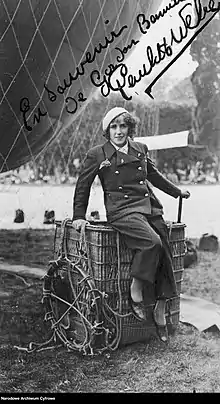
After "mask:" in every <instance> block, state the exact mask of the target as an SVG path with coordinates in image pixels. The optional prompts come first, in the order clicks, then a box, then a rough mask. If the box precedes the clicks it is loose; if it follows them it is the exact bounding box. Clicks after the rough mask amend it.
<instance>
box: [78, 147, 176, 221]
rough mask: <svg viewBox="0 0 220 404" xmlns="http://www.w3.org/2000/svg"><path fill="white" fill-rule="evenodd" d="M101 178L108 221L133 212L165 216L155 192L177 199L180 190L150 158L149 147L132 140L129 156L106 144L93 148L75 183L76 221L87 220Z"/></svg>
mask: <svg viewBox="0 0 220 404" xmlns="http://www.w3.org/2000/svg"><path fill="white" fill-rule="evenodd" d="M96 175H98V177H99V179H100V181H101V184H102V188H103V191H104V204H105V209H106V216H107V220H108V221H109V222H111V221H114V220H117V219H118V218H120V217H123V216H125V215H127V214H130V213H134V212H136V213H143V214H146V215H158V214H160V215H162V214H163V207H162V205H161V203H160V201H159V200H158V198H157V197H156V196H155V194H154V193H153V190H152V187H151V186H150V183H151V184H152V185H153V186H155V187H156V188H158V189H160V190H162V191H163V192H165V193H167V194H169V195H170V196H172V197H174V198H177V197H178V196H180V193H181V191H180V189H179V188H178V187H176V186H175V185H174V184H173V183H172V182H170V181H169V180H167V179H166V178H165V177H164V176H163V175H162V174H161V173H160V172H159V171H158V170H157V168H156V166H155V164H154V163H153V162H152V160H151V159H150V158H149V157H148V148H147V146H146V145H144V144H142V143H139V142H134V141H133V140H131V139H129V146H128V154H125V153H122V152H120V151H116V149H115V147H114V146H113V145H112V144H111V142H109V141H107V142H106V143H104V144H103V145H99V146H96V147H93V148H92V149H90V150H89V151H88V153H87V156H86V158H85V160H84V162H83V164H82V167H81V172H80V175H79V178H78V181H77V184H76V188H75V194H74V206H73V220H75V219H85V216H86V210H87V206H88V201H89V195H90V189H91V185H92V183H93V181H94V179H95V177H96Z"/></svg>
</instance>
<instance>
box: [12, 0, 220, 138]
mask: <svg viewBox="0 0 220 404" xmlns="http://www.w3.org/2000/svg"><path fill="white" fill-rule="evenodd" d="M172 1H173V3H171V2H170V3H169V4H168V5H167V6H166V7H165V8H163V10H161V11H159V12H158V13H157V14H154V15H153V14H152V15H150V17H149V19H147V18H146V16H145V15H144V14H143V13H141V14H138V15H137V17H136V21H137V25H138V28H139V30H140V32H141V33H142V34H143V35H146V34H147V33H148V31H149V29H150V27H151V25H152V24H155V23H157V22H158V20H159V19H161V18H163V17H164V15H165V14H166V13H167V12H168V11H169V10H170V9H171V8H173V7H176V6H177V5H179V4H180V3H182V2H186V0H172ZM192 8H193V9H194V11H195V21H194V22H193V20H192V13H189V10H190V9H191V11H192ZM219 11H220V2H218V5H216V4H215V0H210V1H209V3H208V5H207V6H203V5H202V4H201V0H192V1H191V2H187V3H186V4H184V6H183V7H182V8H181V9H180V10H179V12H178V14H179V17H180V20H181V22H182V24H181V25H180V26H179V32H178V33H174V31H173V28H171V29H170V32H169V34H170V35H169V39H167V37H165V36H164V37H163V39H162V40H161V41H160V42H157V44H156V51H154V50H153V49H152V47H151V46H147V47H146V58H147V63H143V65H142V67H141V68H140V69H139V70H138V72H137V74H136V75H134V74H129V70H128V67H127V66H126V64H125V63H123V62H124V60H125V57H126V55H127V53H128V52H129V51H130V50H131V49H132V48H134V47H135V46H136V45H137V44H138V43H139V40H136V41H135V40H134V39H132V40H131V42H130V44H129V45H127V46H125V47H124V48H122V49H121V48H119V47H115V50H116V51H118V53H119V54H118V55H117V57H116V61H117V63H116V64H109V65H108V66H107V68H106V69H105V71H104V74H102V73H101V72H100V71H99V70H93V71H92V72H91V74H90V80H91V83H92V84H93V85H94V86H95V87H97V88H100V91H101V94H102V95H103V96H104V97H108V95H109V94H110V92H111V91H113V92H117V91H118V92H120V94H121V95H122V97H123V98H124V99H125V100H128V101H129V100H131V99H132V96H131V95H128V94H127V93H126V90H125V87H127V88H134V87H135V86H136V84H137V83H139V82H140V81H141V80H142V79H143V78H144V77H146V76H149V75H150V74H151V72H152V71H153V69H154V67H155V66H156V65H159V64H160V63H161V62H162V61H163V60H164V59H166V58H171V57H172V56H173V49H172V47H173V45H174V44H181V43H182V42H183V40H184V39H186V38H187V37H188V35H189V32H190V30H196V28H198V27H199V28H198V29H197V30H196V31H195V33H194V34H193V35H192V37H191V38H190V39H189V40H188V42H187V43H186V44H185V45H184V46H183V48H182V49H181V50H180V52H179V53H178V54H177V55H176V56H175V57H174V58H173V59H172V60H171V61H170V63H168V64H167V66H166V67H165V68H164V69H163V70H162V71H161V72H160V73H159V74H158V75H157V76H156V78H155V79H154V80H153V81H152V82H151V83H150V84H149V85H148V86H147V88H146V89H145V90H144V92H145V93H146V94H147V95H148V96H149V97H150V98H152V99H153V95H152V89H153V86H154V85H155V83H156V82H157V81H158V80H159V79H160V77H162V75H163V74H164V73H165V72H166V71H167V70H168V69H169V68H170V67H171V66H172V64H173V63H175V62H176V60H177V59H178V58H179V57H180V56H181V55H182V54H183V53H184V52H185V50H186V49H187V48H188V47H189V46H190V44H191V43H192V42H193V40H194V39H195V38H196V37H197V36H198V35H199V34H200V33H201V32H202V30H203V29H204V28H205V27H206V26H207V25H208V24H209V23H210V22H211V21H212V19H213V18H214V17H215V15H216V14H217V13H218V12H219ZM209 14H212V15H211V17H209V18H207V16H208V15H209ZM204 19H206V21H205V22H204V24H203V25H202V26H200V24H201V22H202V21H203V20H204ZM108 23H109V20H106V21H105V24H108ZM127 28H128V26H127V25H123V26H122V27H121V29H120V30H119V31H118V32H115V31H111V33H110V35H109V37H107V36H105V38H104V39H105V41H104V43H99V44H98V45H97V46H96V47H95V48H94V51H93V53H91V52H89V51H88V52H86V55H85V58H84V60H83V61H82V62H81V63H80V65H79V66H77V68H76V70H75V72H74V74H72V73H71V72H69V74H68V78H67V79H66V78H65V79H64V80H63V85H59V86H58V87H57V88H56V91H52V89H50V88H49V87H48V85H47V84H44V89H45V91H46V93H47V96H48V99H49V101H51V102H55V101H56V100H57V97H58V96H59V95H63V94H64V93H65V92H66V90H67V89H69V88H70V87H71V86H72V84H73V82H74V81H76V80H77V79H78V78H79V77H80V76H83V75H84V74H85V69H84V66H85V65H86V64H90V63H93V62H94V61H95V59H96V56H97V54H101V52H102V51H103V50H104V49H107V48H108V47H109V45H110V44H112V43H113V42H114V41H115V39H116V38H118V37H119V36H120V35H122V33H123V32H124V30H126V29H127ZM86 100H87V98H86V97H85V96H84V95H83V93H82V92H79V93H78V94H77V96H76V97H75V98H74V97H70V96H67V97H66V98H65V103H66V106H65V109H66V112H67V113H69V114H75V113H76V112H77V110H78V108H79V107H80V106H81V103H83V102H85V101H86ZM20 111H21V113H22V117H23V122H24V127H25V128H26V129H27V130H28V131H31V130H32V129H33V126H34V125H36V124H37V123H39V122H40V120H41V117H44V116H45V115H47V111H43V112H42V111H41V109H40V108H38V109H37V111H36V112H35V111H34V112H35V113H34V115H33V119H32V126H31V125H30V122H28V117H27V114H28V112H29V111H31V105H30V101H29V99H28V98H26V97H24V98H22V99H21V101H20ZM31 115H32V113H31Z"/></svg>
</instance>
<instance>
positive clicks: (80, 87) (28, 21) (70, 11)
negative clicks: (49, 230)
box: [0, 0, 162, 175]
mask: <svg viewBox="0 0 220 404" xmlns="http://www.w3.org/2000/svg"><path fill="white" fill-rule="evenodd" d="M160 3H162V1H161V0H160V1H159V0H157V1H156V2H155V1H153V0H149V1H147V2H143V0H136V1H126V0H112V1H109V0H96V1H95V2H94V1H93V2H91V1H87V0H77V1H72V2H68V1H67V2H66V5H65V7H64V5H62V4H61V2H60V1H58V0H45V1H44V0H43V1H38V0H27V1H25V4H24V1H23V0H17V1H15V2H13V4H12V3H10V2H9V1H7V0H1V2H0V11H1V17H2V19H1V22H2V24H1V29H0V44H1V50H2V53H3V55H4V54H5V60H7V62H6V63H5V65H4V66H3V70H4V69H5V72H2V73H1V76H2V74H3V76H2V78H1V80H0V108H1V111H2V114H3V116H8V117H10V119H11V122H10V127H9V126H8V122H9V121H10V120H9V119H4V120H3V121H2V124H1V125H4V128H2V137H3V138H4V139H2V140H1V143H2V145H3V146H4V147H1V156H0V173H1V172H4V171H7V172H8V171H10V170H11V169H16V168H18V167H20V166H21V165H25V164H26V163H28V165H30V166H31V169H33V170H34V171H36V169H37V168H36V167H38V165H39V164H40V163H43V160H44V157H45V152H46V151H47V150H48V148H49V147H50V145H51V143H52V144H53V148H52V151H51V153H50V155H49V157H48V159H47V162H46V167H45V170H44V171H45V175H48V174H49V173H50V172H51V170H52V168H53V167H54V166H56V165H57V164H58V162H57V159H56V155H57V154H59V159H60V164H61V166H62V170H63V171H64V172H66V173H69V171H70V170H69V168H70V165H71V164H72V160H73V159H74V156H77V157H79V159H83V157H84V151H83V155H82V152H81V147H82V144H83V143H84V142H85V140H86V136H87V133H88V130H90V136H89V137H90V139H89V147H92V146H93V145H94V144H95V142H96V139H97V136H98V134H99V133H100V132H101V121H100V119H99V120H97V121H96V122H95V125H94V127H93V128H92V132H91V129H89V119H87V120H85V119H83V118H84V114H83V113H82V111H84V110H85V108H86V107H87V106H88V108H87V110H86V112H87V113H88V114H89V104H90V103H91V100H92V98H93V95H94V94H97V93H99V90H97V91H96V89H95V88H93V86H92V85H91V82H90V81H91V80H90V74H91V69H93V70H94V69H97V70H98V71H100V72H101V73H103V72H104V71H105V69H106V68H107V67H108V66H109V65H111V64H112V65H114V64H115V61H116V56H117V55H118V54H117V51H116V49H115V47H116V46H117V45H118V42H119V45H120V48H121V49H123V48H126V47H127V46H128V45H129V44H130V42H131V38H133V37H136V36H137V37H138V35H139V34H137V23H136V21H135V20H136V17H137V15H138V13H139V12H141V11H142V12H146V15H148V14H149V13H150V12H154V11H156V10H157V9H158V7H159V5H160ZM1 17H0V18H1ZM108 20H110V22H109V24H111V28H110V27H109V26H108V23H107V21H108ZM50 24H51V31H52V30H54V32H53V33H52V32H50V29H49V28H48V26H49V25H50ZM79 24H80V25H81V26H83V33H81V32H80V31H79V30H78V31H77V29H78V26H79ZM123 24H124V25H123ZM23 25H24V27H25V29H26V25H27V26H28V27H29V30H28V31H27V30H26V31H25V32H26V34H25V35H26V39H24V35H23V29H24V27H23ZM122 26H127V29H126V32H125V35H122V36H121V38H120V40H118V42H117V41H116V43H113V44H112V45H110V46H108V47H106V49H104V48H103V49H102V52H101V55H97V56H98V57H96V58H95V60H94V63H92V67H91V69H90V66H89V65H88V66H86V68H85V72H84V74H83V75H81V74H78V76H77V80H76V82H77V84H76V82H74V85H73V84H72V85H71V86H70V87H69V88H66V89H65V90H66V91H65V97H64V95H63V96H62V94H60V95H59V94H56V97H57V100H58V95H59V105H57V106H56V107H55V104H56V102H57V100H56V102H50V101H48V89H50V91H51V94H52V92H53V94H55V88H56V89H57V88H58V87H60V88H61V87H62V86H64V81H65V80H66V82H67V81H68V80H67V77H68V72H69V73H70V72H71V73H72V74H74V71H76V69H77V66H80V65H81V63H83V61H84V59H85V57H86V55H87V53H88V52H91V49H94V48H95V47H96V46H98V44H99V43H104V42H103V41H104V38H109V35H110V33H111V32H119V30H120V29H121V28H122ZM82 34H84V38H82V40H81V43H80V38H79V37H80V35H82ZM77 35H78V36H77ZM53 36H54V39H53ZM76 36H77V38H76ZM139 36H140V35H139ZM7 48H8V50H7ZM9 49H10V51H9ZM10 52H11V53H10ZM13 52H14V53H13ZM38 52H39V54H38ZM131 52H132V50H131V51H129V52H128V55H126V58H127V56H129V55H130V54H131ZM12 55H13V56H14V59H13V60H15V61H16V63H15V62H14V64H13V63H12ZM40 57H41V59H42V60H43V59H45V67H44V69H43V70H42V66H43V62H42V64H41V61H40V60H39V58H40ZM34 60H35V62H34ZM65 64H67V66H70V67H71V68H70V69H69V70H68V67H65ZM24 79H25V81H24ZM64 79H65V80H64ZM15 83H17V88H16V89H15ZM47 83H49V84H47ZM22 84H23V85H22ZM74 86H75V87H74ZM15 90H16V97H15ZM79 91H80V92H81V93H82V94H85V97H86V99H87V101H86V102H85V103H82V105H80V108H78V111H77V113H76V114H74V115H72V116H68V117H67V115H68V114H66V111H65V108H66V101H67V98H68V97H74V96H76V93H77V92H79ZM27 94H28V95H29V94H31V95H32V101H30V100H29V103H31V108H28V102H27V101H26V104H27V105H26V106H24V107H25V108H27V111H26V114H25V120H26V124H25V122H24V121H23V119H22V113H21V109H19V101H20V100H19V97H20V98H22V96H24V97H27ZM51 94H50V97H52V95H51ZM54 97H55V95H54ZM120 98H121V103H122V104H123V105H122V106H126V104H127V103H126V100H124V99H123V98H122V97H120ZM50 100H52V98H50ZM110 103H111V97H107V99H106V102H105V108H104V110H103V115H102V116H104V115H105V113H106V112H107V111H108V109H109V106H110ZM29 106H30V105H29ZM39 109H40V111H41V113H42V116H38V119H37V118H36V116H35V115H36V111H39ZM44 114H45V115H44ZM40 115H41V114H40ZM69 115H70V114H69ZM39 118H42V119H39ZM33 120H35V121H36V122H35V123H37V125H35V127H32V131H31V130H29V129H28V130H27V128H28V127H30V126H31V125H32V124H31V122H32V121H33ZM38 121H39V122H38ZM71 124H73V125H72V133H70V131H68V141H67V142H63V141H62V140H63V137H64V136H65V134H66V130H67V129H68V127H69V126H70V125H71ZM79 137H80V140H79ZM9 139H10V140H9ZM6 144H7V147H6ZM6 149H7V150H6Z"/></svg>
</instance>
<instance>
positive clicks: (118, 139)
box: [109, 115, 128, 147]
mask: <svg viewBox="0 0 220 404" xmlns="http://www.w3.org/2000/svg"><path fill="white" fill-rule="evenodd" d="M109 134H110V140H111V142H112V143H114V144H115V145H116V146H118V147H122V146H124V145H125V143H126V142H127V138H128V125H127V124H126V123H125V119H124V116H123V115H119V116H118V117H117V118H115V119H114V120H113V121H112V122H111V123H110V126H109Z"/></svg>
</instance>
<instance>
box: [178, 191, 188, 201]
mask: <svg viewBox="0 0 220 404" xmlns="http://www.w3.org/2000/svg"><path fill="white" fill-rule="evenodd" d="M180 196H181V198H186V199H188V198H189V197H190V192H189V191H181V195H180Z"/></svg>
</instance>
